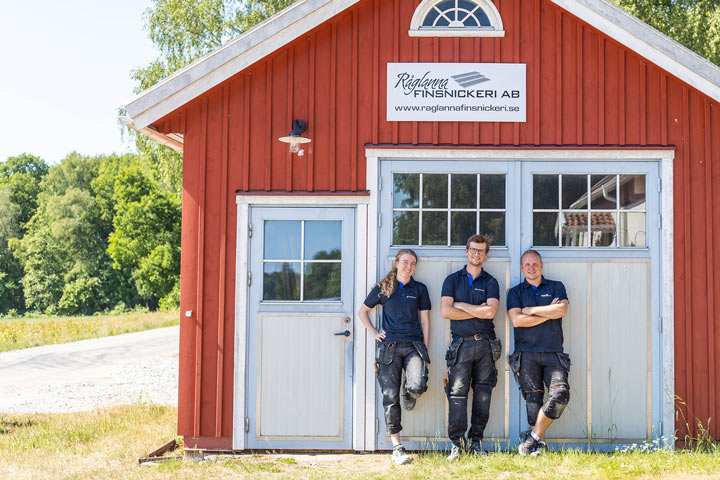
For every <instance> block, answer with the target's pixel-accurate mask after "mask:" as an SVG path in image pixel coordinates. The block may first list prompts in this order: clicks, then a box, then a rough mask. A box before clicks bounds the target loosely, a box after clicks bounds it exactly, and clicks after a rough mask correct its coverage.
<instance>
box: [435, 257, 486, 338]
mask: <svg viewBox="0 0 720 480" xmlns="http://www.w3.org/2000/svg"><path fill="white" fill-rule="evenodd" d="M442 296H443V297H452V298H453V300H454V301H455V302H463V303H469V304H471V305H481V304H483V303H485V302H486V301H487V300H488V298H496V299H498V300H499V299H500V287H499V286H498V282H497V280H495V277H493V276H492V275H490V274H489V273H488V272H487V271H486V270H485V269H483V270H482V271H481V272H480V275H478V276H477V277H475V278H472V277H471V276H470V274H468V272H467V268H466V267H463V268H462V269H461V270H458V271H457V272H455V273H451V274H450V275H448V276H447V277H446V278H445V281H444V282H443V286H442ZM476 333H485V334H488V333H489V334H492V335H491V336H494V335H495V326H494V324H493V319H492V318H468V319H467V320H450V334H451V335H452V337H453V338H456V337H469V336H471V335H475V334H476Z"/></svg>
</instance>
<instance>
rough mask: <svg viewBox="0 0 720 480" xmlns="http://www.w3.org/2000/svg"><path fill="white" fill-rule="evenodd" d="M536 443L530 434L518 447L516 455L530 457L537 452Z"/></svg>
mask: <svg viewBox="0 0 720 480" xmlns="http://www.w3.org/2000/svg"><path fill="white" fill-rule="evenodd" d="M537 447H538V441H537V440H535V439H534V438H533V436H532V435H531V434H530V432H528V433H527V435H526V436H525V440H523V442H522V443H521V444H520V446H519V447H518V453H519V454H520V455H522V456H526V455H531V454H532V453H533V452H535V451H536V450H537Z"/></svg>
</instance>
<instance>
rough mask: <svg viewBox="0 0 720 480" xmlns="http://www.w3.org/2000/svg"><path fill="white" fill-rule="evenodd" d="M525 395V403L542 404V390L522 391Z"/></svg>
mask: <svg viewBox="0 0 720 480" xmlns="http://www.w3.org/2000/svg"><path fill="white" fill-rule="evenodd" d="M523 394H524V396H525V403H530V404H536V405H542V403H543V392H523Z"/></svg>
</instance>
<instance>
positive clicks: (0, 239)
mask: <svg viewBox="0 0 720 480" xmlns="http://www.w3.org/2000/svg"><path fill="white" fill-rule="evenodd" d="M21 215H22V210H21V208H20V207H19V206H18V205H16V204H15V203H14V202H13V201H12V199H11V193H10V188H9V187H8V186H6V185H3V184H1V183H0V314H2V313H7V312H8V311H11V310H18V309H20V310H22V309H23V307H24V299H23V295H22V286H21V284H20V279H21V278H22V268H21V267H20V264H19V263H18V262H17V260H15V258H14V257H13V255H12V252H11V251H10V249H9V242H10V240H11V239H13V238H17V237H19V236H20V235H21V223H20V217H21Z"/></svg>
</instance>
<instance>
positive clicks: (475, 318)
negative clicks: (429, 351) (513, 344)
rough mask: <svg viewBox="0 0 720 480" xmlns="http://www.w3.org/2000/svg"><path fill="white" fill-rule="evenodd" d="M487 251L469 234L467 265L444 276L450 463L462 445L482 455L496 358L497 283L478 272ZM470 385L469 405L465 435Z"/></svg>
mask: <svg viewBox="0 0 720 480" xmlns="http://www.w3.org/2000/svg"><path fill="white" fill-rule="evenodd" d="M489 251H490V241H489V240H488V239H487V238H486V237H484V236H481V235H472V236H471V237H470V238H469V239H468V241H467V244H466V246H465V254H466V255H467V265H466V266H465V267H463V268H462V269H461V270H458V271H457V272H455V273H452V274H450V275H448V277H447V278H446V279H445V281H444V282H443V286H442V316H443V318H446V319H448V320H450V333H451V335H452V343H451V344H450V346H449V347H448V349H447V352H446V353H445V359H446V361H447V367H448V380H447V385H446V386H445V393H446V394H447V397H448V403H449V408H448V437H449V438H450V441H451V442H452V450H451V452H450V455H449V456H448V460H449V461H453V460H456V459H457V458H459V457H460V455H461V454H462V451H463V447H464V446H465V445H467V448H468V453H473V454H477V455H484V454H485V452H484V451H483V450H482V438H483V434H484V433H485V426H486V425H487V422H488V417H489V415H490V394H491V392H492V389H493V387H494V386H495V384H496V383H497V369H496V368H495V361H496V360H497V359H498V358H499V357H500V340H498V339H497V338H496V337H495V328H494V325H493V319H494V318H495V312H496V311H497V307H498V301H499V298H500V289H499V287H498V282H497V280H495V278H494V277H493V276H492V275H490V274H489V273H487V272H486V271H485V270H484V269H483V267H482V266H483V262H484V261H485V259H486V258H487V255H488V253H489ZM470 386H472V388H473V402H472V415H471V420H470V431H469V432H468V428H467V401H468V393H469V391H470ZM466 433H467V434H468V438H467V439H466V438H465V434H466Z"/></svg>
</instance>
